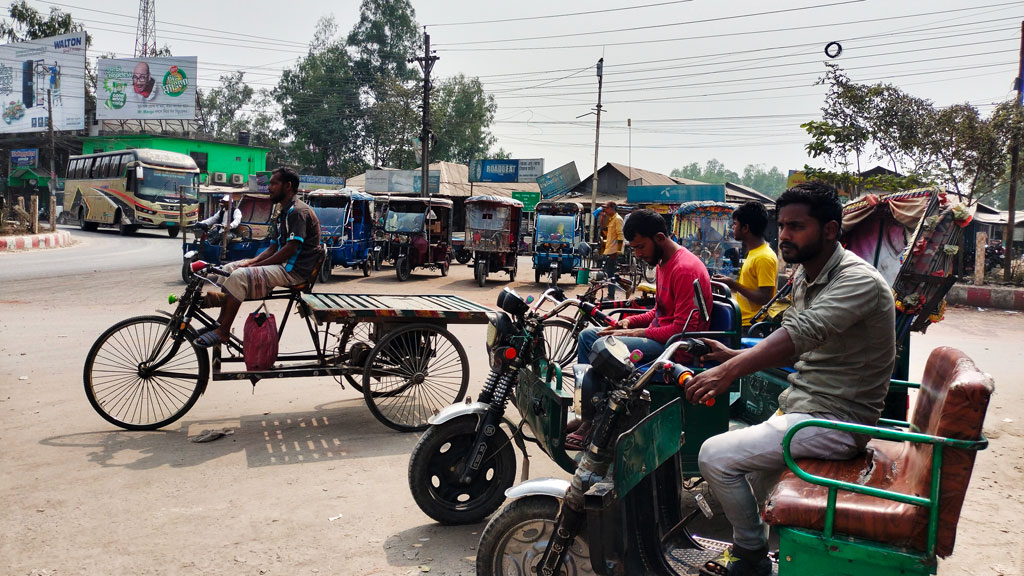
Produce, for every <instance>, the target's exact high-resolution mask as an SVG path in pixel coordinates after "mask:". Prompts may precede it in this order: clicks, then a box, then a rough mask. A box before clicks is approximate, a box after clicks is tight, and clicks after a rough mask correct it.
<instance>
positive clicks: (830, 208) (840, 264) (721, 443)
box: [686, 182, 896, 576]
mask: <svg viewBox="0 0 1024 576" xmlns="http://www.w3.org/2000/svg"><path fill="white" fill-rule="evenodd" d="M776 206H777V207H778V224H779V248H780V249H781V251H782V257H783V259H785V261H786V262H789V263H793V264H800V267H799V268H798V269H797V273H796V278H795V280H794V285H793V306H792V307H791V308H790V309H789V310H787V311H786V314H785V316H784V317H783V320H782V327H781V328H779V329H778V330H776V331H775V332H773V333H772V334H771V335H769V336H768V337H767V338H765V339H764V340H762V341H761V342H760V343H758V344H757V346H755V347H753V348H750V349H746V350H730V349H728V348H726V347H725V346H723V345H722V344H720V343H718V342H715V341H712V340H705V342H706V343H707V344H708V345H709V346H711V347H712V350H713V352H712V353H711V354H707V355H705V356H704V358H705V359H707V360H711V361H715V362H722V364H720V365H718V366H715V367H713V368H710V369H708V370H707V371H705V372H702V373H700V374H697V375H696V376H695V377H693V379H691V380H690V381H689V382H688V383H687V384H686V399H687V400H689V401H690V402H693V403H706V402H707V401H708V400H711V399H712V398H715V397H716V396H720V395H726V394H728V389H729V385H730V384H731V383H732V382H734V381H735V380H737V379H738V378H740V377H741V376H745V375H747V374H751V373H753V372H756V371H758V370H763V369H765V368H771V367H775V366H786V365H789V364H790V363H791V362H792V361H793V359H797V361H796V363H795V364H794V367H795V368H796V372H795V373H794V374H791V375H790V376H789V387H788V388H787V389H786V390H785V391H783V392H782V394H781V395H779V411H778V412H777V413H776V414H775V415H774V416H772V417H771V418H769V419H768V420H767V421H766V422H763V423H761V424H759V425H757V426H751V427H749V428H744V429H740V430H733V431H730V432H726V433H724V434H720V435H718V436H713V437H711V438H709V439H708V440H706V441H705V442H704V444H703V446H701V449H700V455H699V457H698V464H699V465H700V471H701V475H702V476H703V477H704V479H705V480H707V482H708V484H709V485H710V487H711V489H712V491H713V492H714V494H715V496H716V497H717V498H718V500H719V501H720V502H721V504H722V508H723V510H724V512H725V515H726V517H727V518H728V519H729V522H730V523H732V527H733V547H732V550H731V553H729V554H726V555H724V556H723V557H722V558H720V559H719V560H718V561H716V562H717V563H718V564H719V565H720V568H725V569H726V570H727V572H726V573H727V574H730V575H732V576H736V575H759V576H761V575H763V576H767V575H768V574H771V570H772V565H771V562H770V561H769V559H768V526H767V525H766V524H765V523H764V522H763V520H762V518H761V514H760V509H761V508H762V507H763V506H764V499H765V497H766V496H767V493H768V491H769V490H770V489H771V487H772V485H773V484H774V483H775V481H776V480H777V479H778V477H779V475H780V474H781V473H782V472H783V471H784V470H785V469H786V463H785V461H784V460H783V456H782V437H783V436H784V435H785V434H786V431H787V430H789V429H790V428H791V427H792V426H794V425H795V424H797V423H798V422H802V421H804V420H809V419H811V418H824V419H828V420H838V421H844V422H853V423H857V424H866V425H870V426H873V425H875V424H876V423H877V422H878V418H879V416H880V415H881V413H882V408H883V405H884V402H885V396H886V393H887V392H888V389H889V380H890V378H891V377H892V370H893V366H894V364H895V360H896V334H895V304H894V302H893V296H892V290H890V288H889V285H888V283H887V282H886V281H885V279H884V278H882V275H881V274H879V273H878V271H877V270H875V269H874V268H873V267H872V266H871V265H870V264H868V263H867V262H865V261H864V260H861V259H860V258H859V257H858V256H856V255H855V254H854V253H853V252H848V251H846V250H845V249H843V247H842V246H840V244H839V236H840V234H841V231H842V225H841V223H842V218H843V207H842V204H840V202H839V196H838V195H837V194H836V190H835V188H832V187H831V186H829V185H827V184H822V183H820V182H807V183H803V184H798V185H796V186H794V187H792V188H790V189H789V190H787V191H786V192H785V193H784V194H782V196H780V197H779V199H778V201H777V202H776ZM867 441H868V438H867V437H866V436H861V435H854V434H851V433H849V432H843V431H838V430H830V429H824V428H807V429H805V430H801V431H800V432H799V433H797V435H796V436H795V438H794V439H793V443H792V455H793V457H794V458H798V459H799V458H823V459H832V460H844V459H848V458H852V457H853V456H855V455H857V453H859V452H860V451H862V450H863V449H864V445H865V444H866V443H867ZM702 573H703V572H702ZM709 573H716V574H717V573H719V572H710V571H709Z"/></svg>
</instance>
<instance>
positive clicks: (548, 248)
mask: <svg viewBox="0 0 1024 576" xmlns="http://www.w3.org/2000/svg"><path fill="white" fill-rule="evenodd" d="M536 211H537V226H536V230H535V232H534V241H533V247H534V248H533V250H534V252H533V270H534V272H533V280H534V282H537V283H540V279H541V276H544V275H546V274H550V275H551V283H552V284H557V283H558V277H559V276H561V275H562V274H567V273H571V272H572V271H573V270H575V269H577V268H579V267H580V263H581V262H582V255H581V253H580V247H579V244H580V243H582V242H583V241H584V240H583V234H584V232H583V230H584V228H583V205H582V204H580V203H579V202H540V203H538V204H537V208H536Z"/></svg>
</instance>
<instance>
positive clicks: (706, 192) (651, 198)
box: [626, 184, 725, 204]
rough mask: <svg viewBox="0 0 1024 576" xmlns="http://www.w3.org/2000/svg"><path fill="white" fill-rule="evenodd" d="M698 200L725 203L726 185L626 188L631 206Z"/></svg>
mask: <svg viewBox="0 0 1024 576" xmlns="http://www.w3.org/2000/svg"><path fill="white" fill-rule="evenodd" d="M697 200H710V201H714V202H725V184H677V185H675V186H628V187H626V202H629V203H630V204H682V203H683V202H695V201H697Z"/></svg>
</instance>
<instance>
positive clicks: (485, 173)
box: [469, 158, 544, 183]
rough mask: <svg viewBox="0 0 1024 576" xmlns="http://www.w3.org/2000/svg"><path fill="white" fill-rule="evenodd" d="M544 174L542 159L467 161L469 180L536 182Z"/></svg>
mask: <svg viewBox="0 0 1024 576" xmlns="http://www.w3.org/2000/svg"><path fill="white" fill-rule="evenodd" d="M542 174H544V159H543V158H531V159H528V160H512V159H482V160H473V161H472V162H470V163H469V181H470V182H506V183H524V182H530V183H533V182H536V181H537V178H538V177H540V176H541V175H542Z"/></svg>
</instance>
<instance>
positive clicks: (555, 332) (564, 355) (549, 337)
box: [543, 317, 579, 394]
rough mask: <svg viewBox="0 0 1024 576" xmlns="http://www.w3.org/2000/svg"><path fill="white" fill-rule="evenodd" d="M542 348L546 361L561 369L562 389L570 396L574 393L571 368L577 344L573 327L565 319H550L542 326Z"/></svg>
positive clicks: (574, 383)
mask: <svg viewBox="0 0 1024 576" xmlns="http://www.w3.org/2000/svg"><path fill="white" fill-rule="evenodd" d="M543 326H544V328H543V330H544V347H545V349H546V350H547V356H548V359H549V360H550V361H552V362H555V363H556V364H558V365H559V366H560V367H561V368H562V389H564V390H566V391H568V392H569V393H570V394H572V393H573V392H575V391H576V380H575V379H574V378H573V374H572V366H573V364H576V349H577V347H578V346H579V343H578V341H577V339H576V338H575V337H573V334H572V332H573V328H575V325H574V324H573V323H572V322H570V321H569V320H566V319H565V318H558V317H555V318H551V319H549V320H546V321H545V322H544V324H543Z"/></svg>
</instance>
